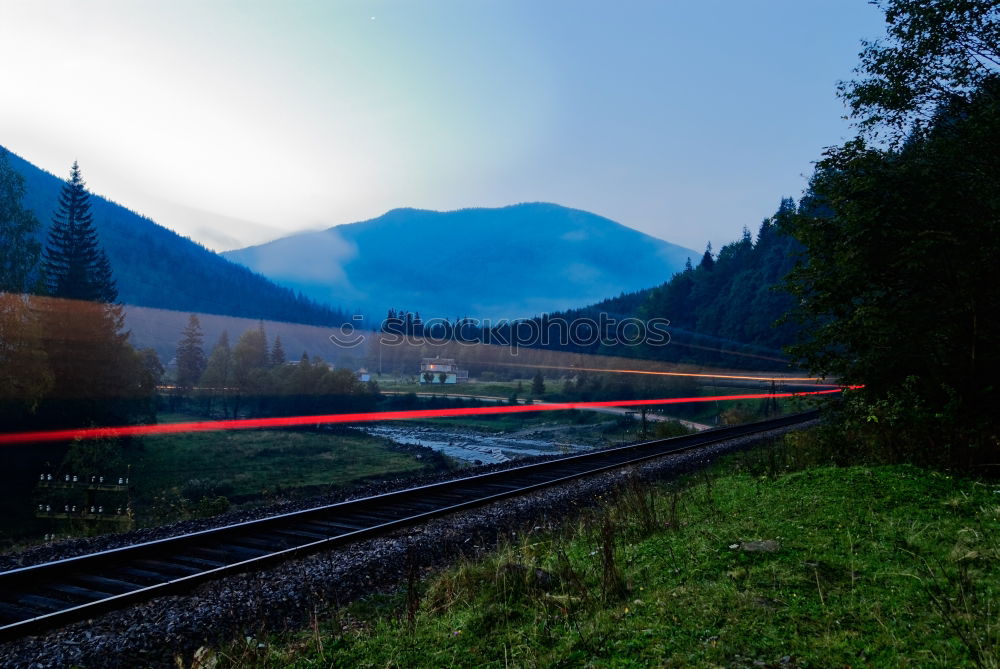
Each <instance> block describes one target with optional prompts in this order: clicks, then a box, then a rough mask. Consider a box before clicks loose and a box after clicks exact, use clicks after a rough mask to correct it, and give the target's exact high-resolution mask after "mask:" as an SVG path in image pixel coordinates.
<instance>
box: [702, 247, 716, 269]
mask: <svg viewBox="0 0 1000 669" xmlns="http://www.w3.org/2000/svg"><path fill="white" fill-rule="evenodd" d="M698 267H703V268H705V269H712V268H713V267H715V258H713V257H712V242H709V243H708V246H707V247H705V255H703V256H702V257H701V264H699V265H698Z"/></svg>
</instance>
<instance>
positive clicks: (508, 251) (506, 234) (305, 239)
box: [222, 202, 698, 318]
mask: <svg viewBox="0 0 1000 669" xmlns="http://www.w3.org/2000/svg"><path fill="white" fill-rule="evenodd" d="M222 255H223V257H226V258H228V259H230V260H233V261H235V262H240V263H242V264H244V265H246V266H247V267H249V268H251V269H253V270H254V271H257V272H260V273H261V274H263V275H264V276H267V277H269V278H271V279H273V280H274V281H276V282H278V283H280V284H282V285H285V286H288V287H290V288H293V289H295V290H299V291H301V292H302V293H303V294H305V295H308V296H310V297H312V298H313V299H317V300H321V301H322V300H323V299H325V298H327V297H328V296H329V295H332V294H338V295H341V296H342V299H343V300H346V301H349V302H350V303H351V304H359V305H362V306H364V307H365V308H366V309H368V310H369V311H370V312H374V311H377V310H384V309H388V308H406V309H408V310H417V311H420V312H421V313H423V314H424V315H425V316H433V317H459V316H473V317H491V318H519V317H531V316H534V315H536V314H538V313H544V312H550V311H554V310H559V309H566V308H571V307H579V306H581V305H585V304H592V303H595V302H598V301H600V300H603V299H606V298H607V297H608V296H609V295H617V294H620V293H622V292H632V291H635V290H640V289H643V288H650V287H652V286H655V285H659V284H660V283H662V282H663V281H664V280H666V279H667V278H669V277H670V276H671V275H673V273H675V272H677V271H680V270H681V269H682V268H683V265H684V262H685V261H686V260H687V258H689V257H691V258H694V257H697V255H698V254H696V252H695V251H693V250H691V249H686V248H684V247H681V246H678V245H676V244H671V243H670V242H667V241H664V240H661V239H657V238H655V237H652V236H650V235H647V234H645V233H642V232H640V231H638V230H634V229H632V228H629V227H627V226H625V225H623V224H621V223H618V222H617V221H614V220H612V219H610V218H607V217H604V216H600V215H598V214H593V213H591V212H588V211H585V210H582V209H574V208H571V207H565V206H562V205H558V204H553V203H549V202H523V203H518V204H512V205H507V206H504V207H465V208H462V209H456V210H451V211H444V212H441V211H435V210H430V209H417V208H412V207H398V208H394V209H391V210H389V211H387V212H385V213H384V214H382V215H381V216H377V217H374V218H370V219H367V220H364V221H358V222H354V223H344V224H340V225H336V226H331V227H329V228H326V229H324V230H314V231H307V232H302V233H295V234H292V235H287V236H285V237H282V238H279V239H276V240H272V241H271V242H267V243H265V244H258V245H254V246H248V247H245V248H243V249H236V250H233V251H226V252H223V253H222ZM524 282H526V283H528V284H529V285H530V286H531V288H530V289H529V290H526V291H521V292H519V291H518V290H517V289H516V288H515V289H514V290H511V286H512V285H514V286H516V284H517V283H524ZM376 315H377V316H380V315H381V314H376Z"/></svg>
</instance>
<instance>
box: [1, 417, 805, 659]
mask: <svg viewBox="0 0 1000 669" xmlns="http://www.w3.org/2000/svg"><path fill="white" fill-rule="evenodd" d="M816 416H817V412H816V411H809V412H805V413H800V414H794V415H791V416H784V417H781V418H776V419H772V420H767V421H761V422H757V423H751V424H747V425H738V426H735V427H727V428H718V429H714V430H708V431H705V432H700V433H697V434H692V435H686V436H683V437H675V438H672V439H662V440H657V441H650V442H644V443H640V444H633V445H629V446H622V447H618V448H611V449H606V450H602V451H596V452H591V453H583V454H577V455H572V456H567V457H563V458H558V459H555V460H550V461H547V462H542V463H536V464H531V465H525V466H522V467H515V468H512V469H507V470H504V471H500V472H493V473H489V474H480V475H477V476H470V477H466V478H461V479H456V480H452V481H446V482H443V483H436V484H431V485H425V486H420V487H416V488H409V489H405V490H399V491H396V492H391V493H386V494H382V495H375V496H372V497H366V498H362V499H356V500H351V501H347V502H340V503H337V504H332V505H328V506H322V507H317V508H313V509H306V510H303V511H296V512H294V513H287V514H282V515H278V516H271V517H268V518H262V519H259V520H253V521H248V522H243V523H238V524H235V525H228V526H225V527H218V528H213V529H209V530H203V531H201V532H195V533H192V534H186V535H181V536H176V537H170V538H166V539H161V540H158V541H151V542H147V543H142V544H135V545H132V546H126V547H123V548H118V549H114V550H107V551H102V552H99V553H93V554H89V555H82V556H78V557H74V558H68V559H65V560H57V561H54V562H47V563H43V564H38V565H33V566H29V567H23V568H20V569H14V570H10V571H6V572H2V573H0V640H9V639H13V638H17V637H21V636H26V635H28V634H32V633H35V632H39V631H42V630H45V629H49V628H54V627H59V626H62V625H65V624H68V623H70V622H73V621H76V620H81V619H84V618H89V617H93V616H95V615H98V614H100V613H103V612H106V611H110V610H113V609H118V608H124V607H127V606H130V605H131V604H133V603H136V602H138V601H142V600H145V599H149V598H151V597H156V596H160V595H164V594H172V593H177V592H180V591H184V590H187V589H190V588H191V587H193V586H194V585H196V584H198V583H201V582H203V581H207V580H210V579H215V578H219V577H221V576H224V575H228V574H232V573H235V572H238V571H244V570H250V569H259V568H262V567H265V566H267V565H269V564H273V563H276V562H279V561H282V560H287V559H289V558H291V557H295V556H298V555H303V554H305V553H308V552H312V551H318V550H323V549H327V548H331V547H334V546H336V545H339V544H345V543H348V542H352V541H356V540H359V539H362V538H368V537H372V536H375V535H379V534H384V533H386V532H389V531H391V530H394V529H397V528H400V527H403V526H406V525H413V524H416V523H420V522H422V521H425V520H428V519H430V518H433V517H436V516H441V515H444V514H448V513H452V512H455V511H459V510H462V509H467V508H471V507H474V506H478V505H482V504H486V503H489V502H492V501H495V500H499V499H503V498H505V497H511V496H514V495H519V494H523V493H526V492H529V491H532V490H536V489H538V488H541V487H544V486H549V485H553V484H557V483H563V482H567V481H571V480H573V479H576V478H580V477H584V476H589V475H592V474H596V473H599V472H604V471H608V470H611V469H615V468H618V467H623V466H627V465H631V464H637V463H641V462H643V461H646V460H649V459H652V458H657V457H660V456H663V455H667V454H671V453H680V452H683V451H689V450H692V449H696V448H700V447H703V446H707V445H710V444H715V443H718V442H720V441H725V440H727V439H732V438H735V437H741V436H745V435H749V434H753V433H756V432H764V431H767V430H772V429H776V428H780V427H786V426H789V425H794V424H796V423H801V422H806V421H809V420H812V419H814V418H815V417H816Z"/></svg>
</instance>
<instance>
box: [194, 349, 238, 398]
mask: <svg viewBox="0 0 1000 669" xmlns="http://www.w3.org/2000/svg"><path fill="white" fill-rule="evenodd" d="M232 366H233V355H232V351H230V349H229V333H228V332H227V331H225V330H223V331H222V334H221V335H219V341H218V342H216V344H215V347H214V348H213V349H212V354H211V355H210V356H209V358H208V363H207V364H206V365H205V371H204V373H203V374H202V375H201V381H200V382H199V384H198V385H200V386H202V387H203V389H204V392H205V393H207V395H206V396H207V397H208V400H207V402H206V407H205V409H206V412H207V413H208V414H211V413H212V398H213V397H215V396H219V397H221V398H222V411H223V413H228V411H229V406H228V402H227V390H226V389H227V388H228V386H229V382H230V379H231V378H232Z"/></svg>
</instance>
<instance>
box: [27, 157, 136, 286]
mask: <svg viewBox="0 0 1000 669" xmlns="http://www.w3.org/2000/svg"><path fill="white" fill-rule="evenodd" d="M44 271H45V283H46V287H47V289H48V294H49V295H51V296H52V297H61V298H67V299H71V300H85V301H87V302H105V303H113V302H114V301H115V300H117V299H118V289H117V288H116V287H115V282H114V279H113V278H112V275H111V263H110V262H108V257H107V255H105V253H104V250H103V249H102V248H101V247H100V244H99V243H98V240H97V230H96V229H95V228H94V222H93V217H92V215H91V213H90V193H88V192H87V185H86V183H84V181H83V177H82V176H81V175H80V166H79V165H78V164H77V163H76V161H74V162H73V167H72V169H71V170H70V177H69V180H68V181H67V182H66V183H65V184H63V188H62V193H61V194H60V195H59V207H58V209H57V210H56V213H55V215H54V216H53V217H52V227H51V228H50V229H49V239H48V244H47V245H46V247H45V253H44Z"/></svg>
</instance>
